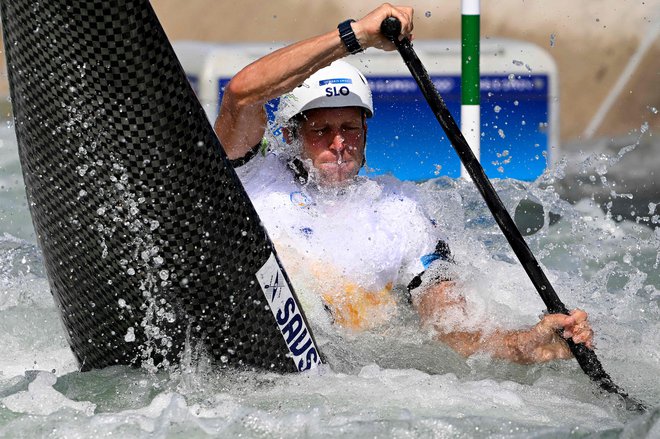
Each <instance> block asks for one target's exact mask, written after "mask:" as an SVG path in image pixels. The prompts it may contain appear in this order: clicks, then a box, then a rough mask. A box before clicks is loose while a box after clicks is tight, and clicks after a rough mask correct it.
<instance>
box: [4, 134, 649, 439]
mask: <svg viewBox="0 0 660 439" xmlns="http://www.w3.org/2000/svg"><path fill="white" fill-rule="evenodd" d="M632 146H633V147H634V145H632ZM629 150H631V149H630V148H629V149H626V150H624V149H623V148H622V150H621V151H617V152H616V153H614V154H612V155H611V156H608V157H603V156H602V155H599V156H598V157H597V159H598V160H597V161H598V169H595V170H593V169H591V168H589V166H587V165H585V166H584V167H583V168H584V173H585V175H584V177H585V178H589V176H591V175H592V174H593V176H594V178H595V179H596V181H597V182H600V184H601V185H603V186H605V187H606V186H607V184H608V182H607V179H603V178H601V177H603V176H607V172H606V171H607V165H608V163H611V164H614V163H616V161H618V160H619V159H620V157H619V155H618V154H626V153H627V151H629ZM588 160H591V161H594V157H591V158H587V161H588ZM603 164H604V165H605V168H604V169H603V168H602V166H603ZM564 170H565V165H564V164H562V163H561V161H560V163H559V164H558V165H557V166H556V167H555V168H554V169H552V170H550V171H548V172H547V173H546V174H544V175H543V176H542V177H541V178H539V179H538V180H537V181H535V182H533V183H528V182H520V181H515V180H496V181H495V182H494V185H495V187H496V189H497V190H498V193H499V194H500V196H501V198H502V199H503V201H504V203H505V205H506V206H507V208H508V209H509V210H510V212H512V213H513V212H516V209H517V207H518V206H521V202H522V203H523V205H524V204H525V203H527V205H529V203H530V202H531V203H532V204H533V205H535V206H542V208H543V209H542V210H541V211H540V212H541V213H540V214H539V213H538V212H537V217H535V218H527V220H528V222H529V223H530V224H531V225H528V226H526V227H525V228H524V230H523V232H525V233H529V236H527V242H528V244H529V245H530V248H531V249H532V251H533V252H534V254H535V255H536V256H537V257H538V258H539V260H540V261H541V263H542V265H543V267H544V269H545V270H546V273H547V274H548V277H549V279H550V281H551V282H552V284H553V285H554V287H555V289H556V290H557V292H558V294H559V296H560V298H561V299H562V300H563V301H564V302H565V303H566V305H567V306H568V307H569V308H574V307H579V308H582V309H585V310H587V311H588V312H589V314H590V320H591V321H592V325H593V327H594V330H595V334H596V335H595V342H596V347H597V354H598V357H599V359H600V360H601V362H602V363H603V365H604V367H605V369H606V371H607V372H609V374H610V375H611V377H612V378H613V380H614V381H615V382H616V383H617V384H618V385H620V386H621V387H623V388H624V389H625V390H626V391H627V392H628V393H630V394H631V395H632V396H634V397H636V398H638V399H640V400H642V401H644V402H646V403H647V404H648V405H649V407H650V410H649V411H648V412H647V413H645V414H638V413H633V412H629V411H627V410H626V409H625V408H624V406H623V404H622V401H621V400H620V399H618V398H617V397H616V396H613V395H609V394H604V393H602V392H601V391H599V390H598V389H597V388H596V387H595V386H594V385H593V384H592V383H591V382H590V380H589V379H588V378H587V377H586V376H585V375H584V374H583V373H582V371H581V370H580V369H579V366H578V365H577V363H576V362H575V361H560V362H551V363H548V364H543V365H534V366H521V365H515V364H510V363H507V362H504V361H497V360H493V359H491V358H489V357H488V356H487V355H475V356H473V357H470V358H468V359H464V358H462V357H460V356H458V355H457V354H455V353H454V352H453V351H451V350H450V349H449V348H447V347H445V346H443V345H442V344H440V343H437V342H435V341H434V340H432V338H431V337H430V336H429V334H426V333H424V332H423V331H420V330H419V329H418V327H417V325H416V320H415V316H414V315H407V314H406V313H402V315H401V316H399V317H398V318H397V319H396V320H395V321H392V322H391V324H389V325H387V326H386V327H384V328H383V327H381V328H378V330H374V331H367V332H362V333H356V332H351V331H346V330H342V329H339V328H337V327H335V326H333V325H330V324H328V321H327V317H326V316H325V315H324V314H323V313H322V312H320V311H319V310H318V309H317V308H318V307H311V309H310V310H309V312H308V317H309V319H310V324H311V326H312V327H313V328H314V330H315V336H316V339H317V342H318V343H319V345H320V348H321V349H322V351H323V353H324V354H325V356H326V360H327V364H326V365H324V366H322V367H321V368H320V369H317V370H314V371H310V372H306V373H302V374H289V375H282V374H276V373H270V372H263V371H238V370H221V369H217V368H215V367H213V366H212V365H210V364H209V362H208V359H207V358H206V357H205V355H204V353H203V352H201V351H199V350H196V349H195V348H191V349H189V350H188V351H187V352H186V357H185V358H184V361H183V363H182V364H181V365H180V366H179V367H176V368H172V369H169V370H162V371H159V372H156V373H153V372H150V371H147V370H144V369H135V368H129V367H123V366H117V367H110V368H107V369H103V370H95V371H91V372H85V373H82V372H79V371H78V368H79V366H78V364H77V363H76V361H75V359H74V357H73V354H72V353H71V351H70V349H69V347H68V344H67V341H66V335H65V332H64V329H63V327H62V325H61V323H60V319H59V315H58V312H57V309H56V307H55V304H54V302H53V299H52V297H51V295H50V291H49V286H48V280H47V278H46V273H45V269H44V267H43V261H42V256H41V253H40V251H39V249H38V247H37V245H36V238H35V235H34V230H33V228H32V224H31V219H30V215H29V212H28V206H27V201H26V199H25V189H24V186H23V182H22V177H21V171H20V164H19V161H18V152H17V145H16V139H15V137H14V131H13V127H12V126H11V124H7V125H6V126H3V127H2V128H0V286H1V288H0V437H8V438H9V437H52V438H77V437H91V436H93V437H110V436H113V437H116V436H120V437H138V438H139V437H186V438H189V437H207V436H219V437H401V438H405V437H466V438H467V437H470V438H472V437H501V438H528V437H538V438H541V437H542V438H547V437H578V438H581V437H608V438H609V437H660V380H658V378H657V377H658V376H660V307H659V305H660V275H659V274H658V273H659V270H658V268H659V265H660V228H658V224H659V223H660V208H659V207H658V206H656V205H655V204H654V203H648V205H646V206H644V207H645V209H644V211H640V212H637V214H636V215H637V216H639V217H643V218H644V220H643V221H638V220H635V219H634V218H632V219H621V218H617V216H616V215H612V214H611V213H610V212H607V211H603V210H602V209H601V208H600V207H599V206H598V205H596V203H595V202H594V201H592V200H590V199H589V198H584V199H581V200H579V201H577V202H575V203H573V204H569V203H568V202H566V201H564V199H562V197H560V196H559V195H558V192H557V186H558V185H560V184H565V182H566V181H565V180H566V178H567V177H566V176H565V175H564ZM418 189H419V192H420V194H421V198H422V200H421V201H422V202H423V203H425V205H426V206H427V209H428V210H429V211H430V212H431V213H432V214H433V216H434V218H438V220H439V221H440V224H441V225H442V227H443V228H444V230H445V232H446V234H447V236H448V238H449V240H450V242H452V243H453V245H452V251H453V253H454V256H455V259H456V261H457V266H458V268H459V269H460V272H461V273H462V275H461V278H460V281H461V283H462V284H464V285H466V286H467V287H468V289H469V291H470V292H471V294H470V295H469V297H467V298H466V300H467V301H468V303H469V305H470V307H471V309H472V310H473V311H474V316H475V317H474V318H475V322H476V321H477V320H478V321H479V322H480V324H482V325H485V326H489V325H490V326H491V327H502V326H503V327H509V328H516V327H524V326H528V325H531V324H533V323H535V322H536V321H538V316H539V315H540V314H541V313H542V311H543V304H542V302H541V300H540V299H539V298H538V297H537V295H536V293H535V291H534V289H533V286H532V285H531V282H530V281H529V280H528V279H527V277H526V275H525V273H524V271H523V269H522V268H521V267H520V265H519V264H518V263H517V261H516V258H515V255H514V254H513V253H512V251H511V250H510V248H509V247H508V244H507V243H506V240H505V238H504V237H503V236H502V234H501V232H500V231H499V229H498V227H497V225H496V224H495V222H494V220H493V219H492V217H491V215H490V213H489V212H488V210H487V208H486V206H485V205H484V203H483V201H482V200H481V198H480V196H479V194H478V193H477V192H476V189H474V187H473V185H472V184H471V183H470V182H466V181H462V180H452V179H447V178H439V179H436V180H433V181H428V182H424V183H422V184H420V187H419V188H418ZM401 215H402V217H401V218H399V219H395V220H400V221H405V219H404V215H405V212H401ZM538 215H540V216H538ZM523 216H524V215H523ZM528 216H529V215H528ZM641 223H644V224H641ZM285 268H286V267H285ZM298 294H299V295H300V296H301V297H302V298H303V303H305V297H306V295H309V294H310V292H309V291H306V290H305V289H304V287H303V289H302V290H299V291H298ZM410 314H411V313H410Z"/></svg>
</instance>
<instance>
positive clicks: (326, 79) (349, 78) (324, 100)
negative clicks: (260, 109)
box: [278, 60, 374, 124]
mask: <svg viewBox="0 0 660 439" xmlns="http://www.w3.org/2000/svg"><path fill="white" fill-rule="evenodd" d="M338 107H361V108H364V110H365V111H366V113H367V117H371V116H373V114H374V105H373V100H372V98H371V89H370V88H369V84H368V83H367V79H366V78H365V77H364V75H363V74H362V73H361V72H360V71H359V70H358V69H356V68H355V67H353V66H352V65H350V64H349V63H347V62H346V61H342V60H337V61H335V62H333V63H332V64H330V65H329V66H327V67H324V68H322V69H321V70H319V71H317V72H316V73H314V74H313V75H312V76H310V77H309V78H307V79H306V80H305V82H303V83H302V84H301V85H299V86H298V87H296V88H295V89H293V90H292V91H291V92H290V93H286V94H284V95H282V96H281V97H280V104H279V109H278V119H279V121H280V123H281V124H286V123H287V122H289V120H291V118H292V117H294V116H295V115H297V114H299V113H302V112H303V111H306V110H311V109H312V108H338Z"/></svg>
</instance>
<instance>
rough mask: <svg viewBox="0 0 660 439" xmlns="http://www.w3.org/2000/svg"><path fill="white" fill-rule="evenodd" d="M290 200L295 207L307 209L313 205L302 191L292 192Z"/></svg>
mask: <svg viewBox="0 0 660 439" xmlns="http://www.w3.org/2000/svg"><path fill="white" fill-rule="evenodd" d="M289 199H290V200H291V202H292V203H293V205H294V206H298V207H307V206H309V205H310V204H311V203H312V202H311V200H310V199H309V197H308V196H307V195H305V194H303V193H302V192H300V191H295V192H291V193H290V194H289Z"/></svg>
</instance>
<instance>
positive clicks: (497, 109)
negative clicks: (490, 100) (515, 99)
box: [493, 105, 502, 113]
mask: <svg viewBox="0 0 660 439" xmlns="http://www.w3.org/2000/svg"><path fill="white" fill-rule="evenodd" d="M493 111H494V112H496V113H499V112H500V111H502V107H500V106H499V105H495V107H494V108H493Z"/></svg>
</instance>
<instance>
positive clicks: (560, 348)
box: [215, 4, 593, 363]
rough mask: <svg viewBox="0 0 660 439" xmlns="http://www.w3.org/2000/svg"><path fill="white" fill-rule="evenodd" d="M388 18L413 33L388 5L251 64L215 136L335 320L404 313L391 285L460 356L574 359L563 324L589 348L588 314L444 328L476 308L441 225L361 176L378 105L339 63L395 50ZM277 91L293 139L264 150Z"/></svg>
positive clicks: (231, 91) (409, 15)
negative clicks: (384, 28) (501, 326)
mask: <svg viewBox="0 0 660 439" xmlns="http://www.w3.org/2000/svg"><path fill="white" fill-rule="evenodd" d="M391 16H393V17H396V18H398V19H399V21H401V24H402V30H401V35H400V38H403V37H408V38H410V39H412V30H413V9H412V8H410V7H405V6H392V5H390V4H383V5H381V6H380V7H378V8H377V9H375V10H374V11H372V12H371V13H369V14H367V15H366V16H365V17H363V18H362V19H360V20H358V21H346V22H343V23H341V24H340V25H339V26H338V28H337V29H335V30H332V31H330V32H327V33H325V34H322V35H319V36H316V37H313V38H310V39H307V40H304V41H300V42H298V43H295V44H292V45H290V46H287V47H285V48H282V49H280V50H277V51H275V52H273V53H271V54H269V55H267V56H265V57H263V58H261V59H259V60H257V61H255V62H254V63H252V64H250V65H249V66H247V67H245V68H244V69H243V70H241V71H240V72H239V73H237V74H236V75H235V76H234V77H233V78H232V80H231V81H230V82H229V84H228V85H227V87H226V88H225V92H224V97H223V100H222V105H221V108H220V113H219V115H218V118H217V120H216V122H215V131H216V133H217V135H218V138H219V139H220V141H221V143H222V145H223V146H224V148H225V151H226V153H227V156H228V158H229V159H230V160H231V161H232V163H233V164H234V166H235V167H236V169H237V172H238V173H239V177H240V178H241V180H242V182H243V184H244V186H245V188H246V190H247V192H248V194H249V195H250V198H251V200H252V201H253V203H254V205H255V207H256V209H257V211H258V213H259V215H260V217H261V219H262V220H263V221H264V225H265V226H266V229H267V230H268V233H269V235H270V237H271V238H272V239H273V242H274V243H275V246H276V248H277V251H278V253H279V255H280V257H281V258H282V259H283V262H284V266H285V267H287V271H288V272H289V274H290V277H291V279H292V282H293V284H294V287H296V285H297V283H301V284H304V285H305V287H306V289H309V288H311V289H312V290H314V292H315V293H317V294H318V296H319V297H321V299H322V302H323V305H324V306H325V307H326V308H327V309H329V310H330V313H331V314H332V318H333V319H334V322H335V323H337V324H339V325H341V326H343V327H346V328H350V329H355V330H361V329H364V328H369V327H374V326H377V325H380V324H383V323H385V322H387V321H388V320H390V319H391V318H392V317H393V316H395V315H396V313H397V308H398V307H397V299H396V297H395V294H394V293H393V291H394V290H396V289H397V288H401V287H402V286H403V287H405V288H406V289H407V290H408V291H409V300H410V302H411V303H412V304H413V306H414V308H415V309H416V311H417V312H418V314H419V316H420V320H421V322H422V324H423V325H424V326H426V327H429V328H431V329H432V330H434V331H435V334H436V336H437V338H438V339H439V340H441V341H442V342H444V343H446V344H448V345H449V346H450V347H452V348H453V349H455V350H456V351H457V352H459V353H460V354H462V355H464V356H469V355H472V354H474V353H476V352H487V353H489V354H490V355H492V356H493V357H495V358H503V359H508V360H511V361H514V362H518V363H535V362H544V361H550V360H554V359H565V358H570V357H572V354H571V352H570V350H569V349H568V346H567V344H566V343H565V341H564V340H563V338H562V337H561V336H559V335H558V334H559V332H558V331H561V333H562V335H563V337H565V338H572V339H573V341H575V342H576V343H585V344H586V346H587V347H589V348H592V347H593V346H592V345H593V332H592V330H591V327H590V325H589V323H588V321H587V314H586V313H585V312H584V311H581V310H573V311H572V312H571V314H570V316H566V315H563V314H550V315H545V316H544V317H543V318H542V319H541V320H540V322H539V323H537V324H536V325H535V326H533V327H531V328H529V329H525V330H515V331H513V330H500V331H488V332H486V331H483V330H480V329H465V328H463V327H462V326H461V325H460V324H459V325H456V324H450V325H448V324H446V321H448V320H452V321H453V322H455V321H456V320H457V319H458V320H459V321H460V320H461V319H462V317H461V316H466V315H467V313H468V312H469V310H468V308H467V306H466V301H465V298H464V296H463V294H462V292H461V291H459V288H457V286H456V285H455V282H454V281H452V275H451V272H452V269H454V268H455V264H454V263H453V261H452V256H451V253H450V251H449V248H448V246H447V244H446V243H445V241H444V239H443V236H442V233H441V231H440V230H438V229H439V227H438V226H437V222H436V221H434V220H432V219H431V218H429V216H428V215H427V214H426V213H425V212H424V210H423V208H422V206H420V203H418V202H417V200H416V196H415V191H414V189H412V188H411V184H406V183H403V182H400V181H398V180H395V179H393V178H387V177H380V178H375V179H372V178H366V177H362V176H358V172H359V170H360V168H361V167H362V166H363V165H364V164H365V147H366V138H367V119H368V118H370V117H372V116H373V113H374V111H373V104H372V99H371V92H370V90H369V86H368V84H367V81H366V79H365V78H364V76H363V75H362V74H361V73H360V72H359V71H358V70H357V69H355V68H354V67H352V66H351V65H350V64H348V63H347V62H345V61H343V60H341V58H344V57H346V56H348V55H350V54H353V53H357V52H360V51H362V50H364V49H366V48H370V47H374V48H379V49H383V50H394V49H395V47H394V45H393V44H392V43H391V42H389V41H388V40H387V39H386V38H384V37H383V36H382V35H381V33H380V24H381V22H382V21H383V20H384V19H385V18H387V17H391ZM279 96H281V100H280V108H279V115H278V118H279V122H280V123H281V125H282V127H283V137H284V139H285V142H286V145H284V146H278V145H272V144H271V145H265V144H264V142H263V139H264V133H265V132H266V129H267V116H266V111H265V109H264V105H265V103H266V102H267V101H269V100H271V99H274V98H276V97H279ZM296 289H298V290H299V291H300V290H301V289H300V288H298V287H296ZM303 302H304V301H303ZM303 305H304V306H305V303H303ZM463 319H465V318H463ZM459 323H460V322H459Z"/></svg>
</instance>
